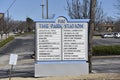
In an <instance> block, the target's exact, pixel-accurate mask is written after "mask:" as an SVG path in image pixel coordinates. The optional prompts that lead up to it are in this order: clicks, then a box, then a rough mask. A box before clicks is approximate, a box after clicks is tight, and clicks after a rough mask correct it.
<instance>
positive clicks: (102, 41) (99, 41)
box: [93, 38, 120, 46]
mask: <svg viewBox="0 0 120 80" xmlns="http://www.w3.org/2000/svg"><path fill="white" fill-rule="evenodd" d="M93 45H94V46H96V45H105V46H108V45H120V38H96V39H94V40H93Z"/></svg>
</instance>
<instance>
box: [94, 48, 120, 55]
mask: <svg viewBox="0 0 120 80" xmlns="http://www.w3.org/2000/svg"><path fill="white" fill-rule="evenodd" d="M105 55H120V46H95V47H93V56H105Z"/></svg>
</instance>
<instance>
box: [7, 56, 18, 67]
mask: <svg viewBox="0 0 120 80" xmlns="http://www.w3.org/2000/svg"><path fill="white" fill-rule="evenodd" d="M17 58H18V55H17V54H10V60H9V64H10V65H16V64H17Z"/></svg>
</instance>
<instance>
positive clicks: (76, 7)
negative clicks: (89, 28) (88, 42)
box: [66, 0, 105, 30]
mask: <svg viewBox="0 0 120 80" xmlns="http://www.w3.org/2000/svg"><path fill="white" fill-rule="evenodd" d="M66 2H67V11H68V14H69V16H70V17H71V18H72V19H86V18H88V19H89V18H90V0H83V1H80V0H72V1H69V0H66ZM101 4H102V3H101V2H98V1H96V4H95V28H94V30H99V28H100V27H101V26H99V25H100V24H101V23H102V22H103V21H104V16H105V13H104V12H103V9H102V6H101Z"/></svg>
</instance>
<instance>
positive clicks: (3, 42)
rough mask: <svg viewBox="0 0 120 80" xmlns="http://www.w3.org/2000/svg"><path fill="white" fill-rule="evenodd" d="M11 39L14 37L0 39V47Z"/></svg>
mask: <svg viewBox="0 0 120 80" xmlns="http://www.w3.org/2000/svg"><path fill="white" fill-rule="evenodd" d="M13 39H14V37H13V36H10V37H8V38H6V39H5V40H2V41H1V42H0V48H1V47H3V46H4V45H6V44H7V43H8V42H10V41H12V40H13Z"/></svg>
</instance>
